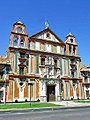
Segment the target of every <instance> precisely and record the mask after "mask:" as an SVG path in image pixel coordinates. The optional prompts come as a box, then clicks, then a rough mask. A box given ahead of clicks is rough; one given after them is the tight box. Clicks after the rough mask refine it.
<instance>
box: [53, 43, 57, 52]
mask: <svg viewBox="0 0 90 120" xmlns="http://www.w3.org/2000/svg"><path fill="white" fill-rule="evenodd" d="M52 52H55V53H56V52H57V47H56V46H55V45H54V46H52Z"/></svg>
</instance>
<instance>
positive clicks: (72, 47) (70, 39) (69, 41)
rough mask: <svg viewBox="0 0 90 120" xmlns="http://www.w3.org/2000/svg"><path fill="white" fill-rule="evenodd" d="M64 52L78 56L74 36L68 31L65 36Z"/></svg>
mask: <svg viewBox="0 0 90 120" xmlns="http://www.w3.org/2000/svg"><path fill="white" fill-rule="evenodd" d="M65 43H66V54H68V55H74V56H78V45H77V43H76V41H75V36H74V35H72V34H71V33H69V34H68V35H67V36H66V41H65Z"/></svg>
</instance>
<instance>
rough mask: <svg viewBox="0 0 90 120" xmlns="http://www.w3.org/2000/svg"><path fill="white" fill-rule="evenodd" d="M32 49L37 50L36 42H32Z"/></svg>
mask: <svg viewBox="0 0 90 120" xmlns="http://www.w3.org/2000/svg"><path fill="white" fill-rule="evenodd" d="M31 48H32V49H35V42H33V41H32V42H31Z"/></svg>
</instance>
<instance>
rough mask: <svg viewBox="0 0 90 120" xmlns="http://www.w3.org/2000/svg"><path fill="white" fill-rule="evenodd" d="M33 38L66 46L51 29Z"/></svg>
mask: <svg viewBox="0 0 90 120" xmlns="http://www.w3.org/2000/svg"><path fill="white" fill-rule="evenodd" d="M32 37H33V38H37V39H42V40H49V41H53V42H58V43H62V44H65V43H64V42H63V41H62V40H61V39H60V38H59V37H58V36H57V35H56V34H55V33H54V32H53V31H52V30H51V29H50V28H47V29H44V30H42V31H40V32H38V33H36V34H34V35H32V36H31V37H30V38H32Z"/></svg>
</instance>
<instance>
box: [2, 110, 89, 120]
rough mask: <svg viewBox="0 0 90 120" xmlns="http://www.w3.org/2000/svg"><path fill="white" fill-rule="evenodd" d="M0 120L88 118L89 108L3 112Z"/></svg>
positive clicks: (74, 119)
mask: <svg viewBox="0 0 90 120" xmlns="http://www.w3.org/2000/svg"><path fill="white" fill-rule="evenodd" d="M0 120H90V108H83V109H82V108H80V109H72V110H71V109H68V110H56V111H55V110H54V111H42V112H41V111H38V112H22V113H21V112H17V113H14V112H12V113H11V112H4V113H0Z"/></svg>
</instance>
